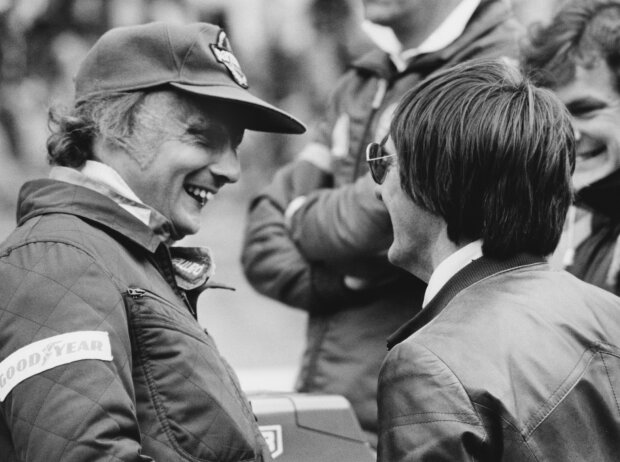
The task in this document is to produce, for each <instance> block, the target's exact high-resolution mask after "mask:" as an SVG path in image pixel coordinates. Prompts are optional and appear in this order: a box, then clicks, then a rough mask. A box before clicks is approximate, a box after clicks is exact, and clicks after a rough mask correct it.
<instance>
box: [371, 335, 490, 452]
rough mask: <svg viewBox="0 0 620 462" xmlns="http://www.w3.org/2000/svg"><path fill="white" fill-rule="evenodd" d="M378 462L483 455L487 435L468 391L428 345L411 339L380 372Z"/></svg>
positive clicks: (388, 360) (398, 347)
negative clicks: (427, 347)
mask: <svg viewBox="0 0 620 462" xmlns="http://www.w3.org/2000/svg"><path fill="white" fill-rule="evenodd" d="M378 405H379V426H380V428H379V447H378V462H388V461H389V462H414V461H415V462H417V461H434V462H442V461H445V462H458V461H474V460H499V458H501V457H496V458H491V459H489V458H485V457H486V456H488V454H486V453H485V450H486V449H485V440H487V435H486V433H485V430H484V427H483V426H482V423H481V419H480V417H479V416H478V414H477V413H476V411H475V409H474V407H473V405H472V403H471V401H470V399H469V396H468V395H467V393H466V391H465V389H464V388H463V386H462V385H461V383H460V382H459V380H458V378H457V377H455V376H454V374H453V373H452V372H451V371H450V369H449V368H448V367H447V366H446V365H445V364H444V363H443V362H442V361H441V360H440V359H439V358H438V357H437V356H435V355H434V354H433V353H432V352H431V351H430V350H428V349H426V348H425V347H424V346H422V345H418V344H416V343H414V342H411V341H410V340H407V341H405V342H403V343H401V344H399V345H397V346H396V347H395V348H394V349H393V350H392V351H390V353H389V354H388V356H387V358H386V360H385V362H384V364H383V367H382V369H381V373H380V376H379V392H378Z"/></svg>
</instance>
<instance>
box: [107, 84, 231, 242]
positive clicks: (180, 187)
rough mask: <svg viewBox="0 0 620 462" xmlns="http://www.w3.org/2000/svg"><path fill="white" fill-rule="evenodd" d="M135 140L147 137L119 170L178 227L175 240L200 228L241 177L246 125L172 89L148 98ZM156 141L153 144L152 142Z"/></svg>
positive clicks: (136, 189)
mask: <svg viewBox="0 0 620 462" xmlns="http://www.w3.org/2000/svg"><path fill="white" fill-rule="evenodd" d="M136 125H137V128H136V133H135V136H134V141H136V140H144V141H143V142H142V143H140V145H139V146H136V149H137V150H144V152H130V153H129V155H127V156H125V157H126V158H125V160H124V161H123V162H122V163H121V164H120V165H116V166H115V168H116V169H117V170H118V171H119V173H120V174H121V176H122V177H123V178H124V180H125V181H126V182H127V184H128V185H129V187H130V188H131V189H132V190H133V192H134V193H136V195H137V196H138V197H139V198H140V199H141V200H142V201H143V202H144V203H145V204H147V205H149V206H150V207H152V208H154V209H155V210H157V211H158V212H160V213H161V214H163V215H164V216H165V217H166V218H168V219H169V220H170V221H171V223H172V225H173V226H174V231H175V238H181V237H183V236H185V235H188V234H194V233H196V232H198V230H199V229H200V213H201V211H202V208H203V207H204V205H205V204H206V203H207V202H208V201H209V200H210V199H211V198H212V197H213V195H214V194H216V193H217V192H218V191H219V189H220V188H221V187H222V186H224V185H225V184H226V183H234V182H235V181H237V180H238V178H239V173H240V166H239V159H238V157H237V147H238V145H239V143H240V142H241V138H242V136H243V129H241V128H239V127H236V126H235V125H234V124H233V123H232V121H231V118H230V117H228V116H225V115H223V113H222V111H220V110H218V109H216V108H211V109H210V107H209V104H207V103H204V101H203V102H201V103H197V102H193V101H190V100H189V99H187V98H179V97H178V95H175V94H174V93H172V92H165V93H164V94H163V96H155V97H151V98H148V97H147V99H146V101H145V103H144V107H143V108H141V112H140V116H139V123H138V124H136ZM149 138H150V139H152V140H155V141H154V142H152V143H151V142H149V141H148V140H149Z"/></svg>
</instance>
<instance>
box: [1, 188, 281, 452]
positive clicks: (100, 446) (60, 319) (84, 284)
mask: <svg viewBox="0 0 620 462" xmlns="http://www.w3.org/2000/svg"><path fill="white" fill-rule="evenodd" d="M17 218H18V227H17V229H16V230H15V231H14V232H13V233H12V234H11V235H10V236H9V237H8V239H7V240H6V241H5V242H4V243H3V244H2V245H1V246H0V275H1V278H2V284H1V285H0V300H1V301H0V453H1V454H2V457H1V458H2V460H3V461H7V462H12V461H26V460H27V461H29V462H36V461H63V462H71V461H76V462H77V461H80V462H81V461H100V460H106V461H121V460H122V461H144V462H146V461H151V460H159V461H172V460H187V461H190V460H191V461H213V462H215V461H218V462H222V461H231V462H232V461H236V462H238V461H263V460H271V456H270V455H269V453H268V451H267V450H266V449H265V444H264V441H263V439H262V437H261V435H260V432H259V429H258V426H257V423H256V419H255V417H254V415H253V413H252V410H251V409H250V405H249V403H248V402H247V400H246V398H245V397H244V395H243V393H242V391H241V390H240V388H239V384H238V382H237V379H236V378H235V374H234V373H233V371H232V370H231V369H230V367H229V366H228V365H227V363H226V362H225V361H224V360H223V359H222V357H221V356H220V354H219V353H218V350H217V348H216V346H215V344H214V341H213V339H212V338H211V336H210V335H209V334H208V333H207V332H206V331H205V329H203V328H202V327H201V326H200V325H199V324H198V322H197V320H196V309H195V304H193V303H190V301H189V299H188V297H187V296H186V295H187V294H186V292H185V291H184V290H182V289H180V288H179V286H178V285H177V282H176V278H175V272H174V270H173V264H172V260H171V256H173V257H174V255H175V248H174V247H168V245H166V244H165V243H164V242H162V240H161V239H160V236H158V235H157V234H156V233H155V232H154V231H153V229H151V227H149V226H147V225H145V224H144V223H142V222H141V221H139V220H138V219H136V218H135V217H134V216H133V215H132V214H130V213H129V212H127V211H126V210H125V209H123V208H122V207H121V206H119V205H118V204H117V203H116V202H115V201H113V200H111V199H110V198H108V197H106V196H105V195H102V194H100V193H99V192H97V191H94V190H91V189H89V188H86V187H83V186H78V185H75V184H70V183H67V182H64V181H57V180H53V179H43V180H36V181H33V182H29V183H27V184H26V185H24V187H23V188H22V190H21V192H20V197H19V204H18V217H17ZM50 365H53V366H54V367H48V366H50Z"/></svg>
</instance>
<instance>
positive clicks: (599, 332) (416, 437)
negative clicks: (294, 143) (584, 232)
mask: <svg viewBox="0 0 620 462" xmlns="http://www.w3.org/2000/svg"><path fill="white" fill-rule="evenodd" d="M390 137H391V140H393V145H392V143H391V142H390V143H387V146H388V148H387V149H383V147H382V146H381V145H377V146H371V148H370V149H369V154H370V156H369V158H370V159H369V162H370V166H371V169H373V170H374V173H375V178H376V179H377V181H378V182H379V183H382V184H381V186H380V187H379V188H378V193H379V195H380V197H381V199H382V200H383V202H384V203H385V204H386V207H387V209H388V211H389V214H390V219H391V222H392V225H393V229H394V242H393V243H392V245H391V246H390V248H389V251H388V258H389V260H390V261H391V262H392V263H394V264H395V265H398V266H400V267H402V268H404V269H405V270H407V271H410V272H411V273H412V274H415V275H417V276H418V277H420V278H421V279H423V280H424V281H427V282H428V288H427V290H426V294H425V304H424V308H423V309H422V311H421V312H420V314H419V315H417V316H416V317H414V318H413V319H412V320H410V321H409V322H407V323H406V324H404V325H403V326H402V327H401V328H400V329H399V330H398V331H397V332H396V333H395V334H394V335H393V336H391V338H390V341H389V347H390V348H391V351H390V352H389V354H388V356H387V358H386V360H385V363H384V365H383V367H382V369H381V374H380V379H379V381H380V382H379V423H380V434H379V448H378V460H379V461H380V462H405V461H407V462H411V461H418V460H428V461H436V462H441V461H445V462H448V461H449V462H456V461H470V460H484V461H515V462H517V461H518V462H524V461H569V460H571V461H577V460H591V461H594V460H596V461H600V462H606V461H608V462H611V461H614V460H617V459H618V452H619V451H620V439H618V434H619V433H620V410H619V408H618V390H619V389H618V386H619V385H618V384H619V383H620V382H619V379H620V298H618V297H616V296H615V295H613V294H610V293H609V292H606V291H604V290H602V289H600V288H598V287H594V286H592V285H590V284H587V283H584V282H583V281H580V280H579V279H577V278H575V277H574V276H572V275H570V274H568V273H566V272H565V271H562V270H553V269H552V268H551V267H550V266H549V264H548V263H547V261H546V258H547V257H548V256H549V255H550V254H551V253H552V252H553V251H554V249H555V247H556V245H557V243H558V241H559V239H560V235H561V233H562V228H563V223H564V220H565V217H566V212H567V210H568V208H569V206H570V204H571V202H572V196H573V195H572V185H571V173H572V171H573V169H574V168H575V139H574V133H573V130H572V127H571V120H570V116H569V114H568V112H567V111H566V108H565V107H564V106H563V105H562V102H561V101H559V99H558V98H557V97H556V96H555V95H554V94H553V93H552V92H550V91H549V90H546V89H542V88H537V87H535V86H534V85H533V84H532V83H531V82H530V81H528V80H527V79H525V78H524V77H523V76H522V75H521V73H520V72H519V71H518V70H517V69H516V67H513V66H508V65H506V64H505V63H502V62H497V61H495V62H489V61H482V62H479V61H476V62H472V63H465V64H462V65H459V66H457V67H454V68H452V69H449V70H447V71H445V72H442V73H440V74H437V75H435V76H433V77H431V78H430V79H429V80H427V81H425V82H424V83H423V84H421V86H420V87H418V88H417V89H416V90H415V91H413V92H411V93H409V94H408V95H406V96H405V97H404V98H403V101H402V103H401V105H400V106H399V107H398V109H397V110H396V113H395V115H394V121H393V123H392V128H391V130H390Z"/></svg>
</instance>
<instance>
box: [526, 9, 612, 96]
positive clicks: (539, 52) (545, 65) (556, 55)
mask: <svg viewBox="0 0 620 462" xmlns="http://www.w3.org/2000/svg"><path fill="white" fill-rule="evenodd" d="M528 35H529V36H528V40H527V41H526V42H525V45H524V46H523V49H522V53H521V56H522V58H521V59H522V65H523V68H524V69H525V71H526V72H528V73H529V74H530V75H531V76H532V77H533V78H534V79H535V81H536V83H537V84H540V85H543V86H545V87H550V88H555V87H558V86H561V85H564V84H566V83H568V82H570V81H571V80H572V79H573V78H574V76H575V67H576V65H581V66H583V67H585V68H590V67H591V66H593V65H594V63H595V62H596V61H597V60H598V59H603V60H605V62H606V63H607V65H608V66H609V68H610V69H611V71H612V73H613V74H614V75H615V87H616V90H620V0H572V1H569V2H568V3H566V4H565V5H564V6H563V7H562V8H561V9H560V10H559V11H558V12H557V13H556V15H555V16H554V18H553V19H552V21H551V23H550V24H548V25H541V24H538V25H534V26H533V27H532V28H531V29H530V31H529V34H528Z"/></svg>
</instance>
